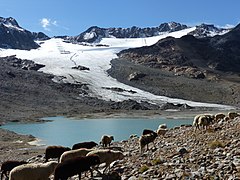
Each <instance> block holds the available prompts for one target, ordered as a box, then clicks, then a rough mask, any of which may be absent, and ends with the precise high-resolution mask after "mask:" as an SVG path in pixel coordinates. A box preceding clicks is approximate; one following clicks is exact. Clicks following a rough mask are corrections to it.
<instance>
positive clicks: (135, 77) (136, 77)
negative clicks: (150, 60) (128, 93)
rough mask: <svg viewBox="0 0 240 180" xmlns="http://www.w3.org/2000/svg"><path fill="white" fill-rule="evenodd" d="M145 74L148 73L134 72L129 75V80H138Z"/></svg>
mask: <svg viewBox="0 0 240 180" xmlns="http://www.w3.org/2000/svg"><path fill="white" fill-rule="evenodd" d="M145 76H146V74H144V73H137V72H134V73H132V74H130V75H129V77H128V80H129V81H134V80H135V81H137V80H139V79H141V78H143V77H145Z"/></svg>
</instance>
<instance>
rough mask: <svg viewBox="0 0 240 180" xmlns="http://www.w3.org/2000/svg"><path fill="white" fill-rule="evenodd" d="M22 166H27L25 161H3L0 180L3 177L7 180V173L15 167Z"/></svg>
mask: <svg viewBox="0 0 240 180" xmlns="http://www.w3.org/2000/svg"><path fill="white" fill-rule="evenodd" d="M22 164H27V162H26V161H5V162H3V163H2V166H1V179H3V175H5V177H6V178H8V173H9V172H10V171H11V170H12V169H13V168H15V167H17V166H20V165H22Z"/></svg>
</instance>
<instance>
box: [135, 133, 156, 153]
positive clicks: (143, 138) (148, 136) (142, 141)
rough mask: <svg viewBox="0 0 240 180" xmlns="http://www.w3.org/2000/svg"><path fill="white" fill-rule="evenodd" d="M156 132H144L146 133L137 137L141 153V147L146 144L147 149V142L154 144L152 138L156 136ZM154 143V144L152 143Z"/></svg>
mask: <svg viewBox="0 0 240 180" xmlns="http://www.w3.org/2000/svg"><path fill="white" fill-rule="evenodd" d="M157 136H158V135H157V133H156V132H154V133H151V134H146V135H142V136H141V137H140V138H139V144H140V152H141V153H142V152H143V148H144V147H145V146H146V145H147V150H148V144H149V143H151V142H152V143H153V144H154V142H153V141H154V140H155V139H156V137H157ZM154 145H155V144H154Z"/></svg>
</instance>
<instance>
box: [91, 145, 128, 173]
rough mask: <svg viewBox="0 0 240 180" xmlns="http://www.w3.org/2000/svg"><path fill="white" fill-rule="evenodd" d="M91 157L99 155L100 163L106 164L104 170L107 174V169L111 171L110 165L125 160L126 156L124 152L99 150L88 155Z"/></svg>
mask: <svg viewBox="0 0 240 180" xmlns="http://www.w3.org/2000/svg"><path fill="white" fill-rule="evenodd" d="M91 155H98V156H99V159H100V163H106V168H105V169H104V170H103V172H105V171H106V170H107V168H109V171H110V164H111V163H112V162H113V161H116V160H121V159H123V158H124V155H123V153H122V152H120V151H113V150H109V149H98V150H94V151H91V152H90V153H88V154H87V156H91Z"/></svg>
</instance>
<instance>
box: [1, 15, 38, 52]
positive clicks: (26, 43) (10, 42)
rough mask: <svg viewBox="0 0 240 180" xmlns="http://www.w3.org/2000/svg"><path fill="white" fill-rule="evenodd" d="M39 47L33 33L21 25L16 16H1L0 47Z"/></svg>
mask: <svg viewBox="0 0 240 180" xmlns="http://www.w3.org/2000/svg"><path fill="white" fill-rule="evenodd" d="M38 47H39V45H38V44H37V43H35V42H34V36H33V35H32V33H31V32H29V31H27V30H25V29H23V28H22V27H20V26H19V25H18V23H17V21H16V20H15V19H14V18H11V17H10V18H2V17H0V48H12V49H23V50H30V49H36V48H38Z"/></svg>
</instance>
